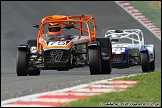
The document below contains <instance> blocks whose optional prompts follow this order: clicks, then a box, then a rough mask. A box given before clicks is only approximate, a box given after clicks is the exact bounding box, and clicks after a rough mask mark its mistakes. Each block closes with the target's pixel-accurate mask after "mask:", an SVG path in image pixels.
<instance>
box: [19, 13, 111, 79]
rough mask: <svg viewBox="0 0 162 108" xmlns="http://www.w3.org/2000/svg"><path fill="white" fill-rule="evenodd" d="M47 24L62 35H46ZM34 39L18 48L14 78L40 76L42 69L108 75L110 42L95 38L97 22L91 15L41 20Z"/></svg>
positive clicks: (52, 17) (55, 16) (48, 17)
mask: <svg viewBox="0 0 162 108" xmlns="http://www.w3.org/2000/svg"><path fill="white" fill-rule="evenodd" d="M50 23H59V25H61V28H62V35H61V36H54V35H51V34H47V33H46V29H47V26H48V25H49V24H50ZM33 27H36V28H38V29H39V31H38V36H37V38H36V39H29V40H28V41H27V42H26V43H25V44H19V45H18V52H17V66H16V70H17V76H27V75H29V76H32V75H40V72H41V70H58V71H67V70H69V69H73V68H77V67H80V66H89V69H90V74H91V75H95V74H110V73H111V69H112V60H111V58H112V46H111V42H110V39H109V38H107V39H105V38H104V37H102V38H99V37H96V27H97V26H96V21H95V19H94V18H93V17H92V16H91V15H72V16H64V15H52V16H46V17H44V18H43V19H42V20H41V23H40V25H37V24H34V25H33Z"/></svg>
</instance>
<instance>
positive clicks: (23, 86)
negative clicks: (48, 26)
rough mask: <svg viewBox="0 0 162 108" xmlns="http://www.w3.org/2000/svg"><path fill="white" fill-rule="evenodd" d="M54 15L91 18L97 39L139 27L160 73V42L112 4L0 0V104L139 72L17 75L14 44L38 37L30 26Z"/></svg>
mask: <svg viewBox="0 0 162 108" xmlns="http://www.w3.org/2000/svg"><path fill="white" fill-rule="evenodd" d="M53 14H62V15H80V14H89V15H92V16H93V17H94V18H95V19H96V22H97V37H104V33H105V31H106V30H107V29H129V28H139V29H141V30H142V31H143V33H144V37H145V44H154V45H155V49H156V50H155V52H156V55H155V56H156V60H155V61H156V63H155V65H156V70H161V41H160V40H159V39H158V38H156V37H155V36H154V35H153V34H152V33H151V32H150V31H149V30H147V29H146V28H145V27H144V26H143V25H141V24H140V23H139V22H138V21H136V20H135V19H134V18H133V17H132V16H130V15H129V14H128V13H127V12H126V11H124V10H123V9H121V7H119V6H118V5H117V4H116V3H115V2H113V1H101V2H100V1H38V2H37V1H1V101H2V100H6V99H10V98H16V97H20V96H24V95H29V94H34V93H39V92H46V91H53V90H57V89H62V88H67V87H71V86H75V85H78V84H84V83H89V82H92V81H97V80H102V79H108V78H112V77H116V76H123V75H128V74H133V73H141V71H142V69H141V67H140V66H136V67H131V68H128V69H114V68H113V69H112V73H111V75H90V72H89V67H83V68H75V69H72V70H69V71H54V70H52V71H48V70H47V71H41V75H40V76H24V77H18V76H17V75H16V55H17V45H18V44H19V43H26V41H27V39H33V38H36V36H37V29H35V28H33V27H32V26H33V24H39V23H40V20H41V19H42V18H43V17H45V16H47V15H53Z"/></svg>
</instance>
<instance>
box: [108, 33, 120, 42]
mask: <svg viewBox="0 0 162 108" xmlns="http://www.w3.org/2000/svg"><path fill="white" fill-rule="evenodd" d="M110 40H111V42H119V36H118V35H117V34H112V35H111V37H110Z"/></svg>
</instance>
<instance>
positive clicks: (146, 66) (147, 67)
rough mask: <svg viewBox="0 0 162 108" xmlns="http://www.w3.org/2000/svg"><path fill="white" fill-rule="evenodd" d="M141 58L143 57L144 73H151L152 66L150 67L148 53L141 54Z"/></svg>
mask: <svg viewBox="0 0 162 108" xmlns="http://www.w3.org/2000/svg"><path fill="white" fill-rule="evenodd" d="M140 56H141V65H142V71H143V72H149V71H150V65H149V55H148V53H140Z"/></svg>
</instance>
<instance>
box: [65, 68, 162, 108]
mask: <svg viewBox="0 0 162 108" xmlns="http://www.w3.org/2000/svg"><path fill="white" fill-rule="evenodd" d="M121 79H124V80H139V82H138V83H137V84H135V86H133V87H128V88H127V89H126V90H125V91H121V92H110V93H105V94H102V95H94V96H91V97H90V98H87V99H79V100H77V101H73V102H71V103H69V104H68V105H67V106H66V107H77V106H80V107H101V106H111V107H113V106H118V105H119V106H132V105H134V106H151V107H154V106H156V107H159V106H161V87H160V86H161V71H155V72H150V73H143V74H141V75H137V76H132V77H126V78H121ZM120 104H122V105H120Z"/></svg>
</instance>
